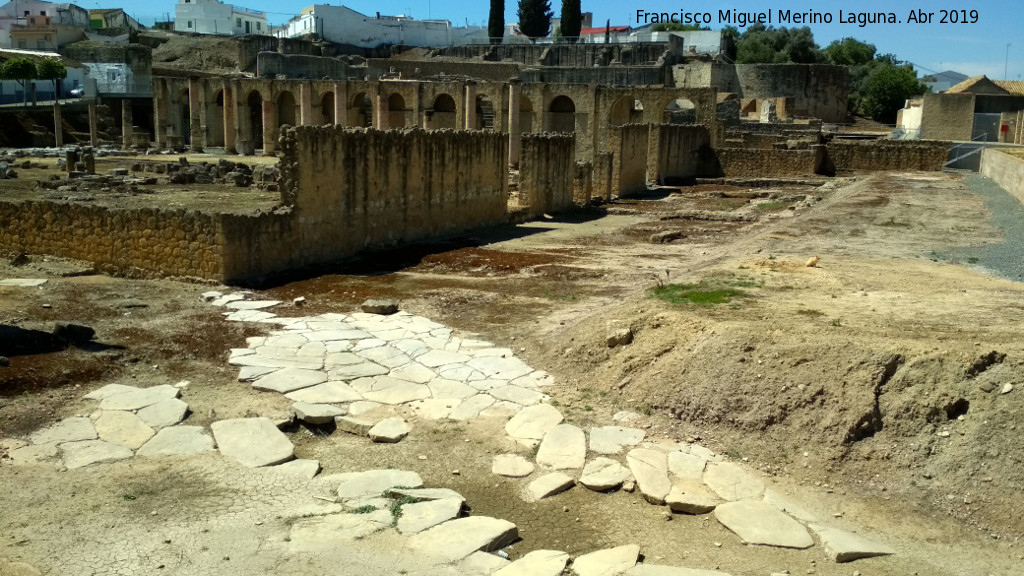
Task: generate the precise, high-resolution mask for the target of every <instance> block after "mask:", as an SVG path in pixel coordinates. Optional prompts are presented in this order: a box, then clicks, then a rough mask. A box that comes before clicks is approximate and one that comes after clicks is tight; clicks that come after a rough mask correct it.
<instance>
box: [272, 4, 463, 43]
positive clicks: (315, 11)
mask: <svg viewBox="0 0 1024 576" xmlns="http://www.w3.org/2000/svg"><path fill="white" fill-rule="evenodd" d="M274 35H275V36H278V37H280V38H297V37H300V36H316V37H319V38H322V39H324V40H328V41H331V42H337V43H339V44H351V45H353V46H359V47H361V48H373V47H376V46H380V45H381V44H401V45H403V46H448V45H450V44H451V43H452V25H451V22H449V21H447V20H414V19H412V18H407V17H405V16H381V15H380V14H379V13H378V14H376V15H374V16H366V15H365V14H360V13H359V12H356V11H355V10H352V9H351V8H346V7H344V6H328V5H325V4H317V5H314V6H310V7H308V8H306V9H304V10H303V11H302V12H301V13H300V14H299V15H298V16H296V17H294V18H292V19H291V20H289V21H288V22H287V23H286V24H285V25H284V26H281V27H280V28H278V29H277V30H276V31H275V32H274Z"/></svg>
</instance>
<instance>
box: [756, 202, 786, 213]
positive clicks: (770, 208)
mask: <svg viewBox="0 0 1024 576" xmlns="http://www.w3.org/2000/svg"><path fill="white" fill-rule="evenodd" d="M786 208H789V204H788V203H786V202H762V203H760V204H756V205H755V206H754V210H757V211H758V212H781V211H783V210H785V209H786Z"/></svg>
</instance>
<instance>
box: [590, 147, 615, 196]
mask: <svg viewBox="0 0 1024 576" xmlns="http://www.w3.org/2000/svg"><path fill="white" fill-rule="evenodd" d="M614 162H615V158H614V155H613V154H612V153H611V152H597V153H595V154H594V162H593V164H594V178H593V185H592V187H591V193H590V198H591V199H600V200H602V201H604V202H608V201H610V200H611V199H612V173H613V172H614V170H615V166H614Z"/></svg>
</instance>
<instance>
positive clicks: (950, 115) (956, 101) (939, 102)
mask: <svg viewBox="0 0 1024 576" xmlns="http://www.w3.org/2000/svg"><path fill="white" fill-rule="evenodd" d="M973 131H974V95H973V94H925V95H924V104H922V110H921V138H922V139H928V140H970V139H971V134H972V132H973Z"/></svg>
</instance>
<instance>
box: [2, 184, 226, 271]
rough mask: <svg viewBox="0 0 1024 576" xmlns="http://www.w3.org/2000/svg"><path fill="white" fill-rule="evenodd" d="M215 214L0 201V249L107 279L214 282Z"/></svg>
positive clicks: (219, 254) (218, 232)
mask: <svg viewBox="0 0 1024 576" xmlns="http://www.w3.org/2000/svg"><path fill="white" fill-rule="evenodd" d="M223 242H224V239H223V234H222V228H221V221H220V216H219V215H210V214H203V213H200V212H187V211H185V210H184V209H161V208H145V209H131V210H120V209H110V208H105V207H101V206H89V205H84V204H74V203H70V202H51V201H22V202H0V249H3V250H6V251H9V252H28V253H33V254H52V255H55V256H61V257H64V258H75V259H78V260H86V261H89V262H93V263H95V264H96V267H97V269H98V270H100V271H102V272H106V273H108V274H117V275H125V276H135V277H152V276H173V277H180V278H206V279H220V278H221V277H222V274H223V271H224V264H223V262H224V261H223V249H222V247H223Z"/></svg>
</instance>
